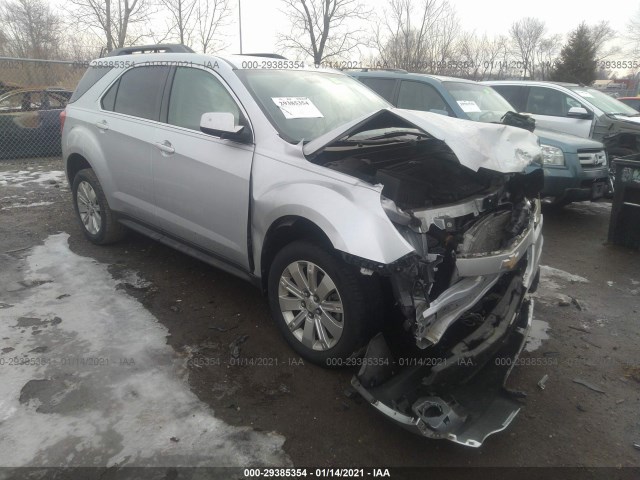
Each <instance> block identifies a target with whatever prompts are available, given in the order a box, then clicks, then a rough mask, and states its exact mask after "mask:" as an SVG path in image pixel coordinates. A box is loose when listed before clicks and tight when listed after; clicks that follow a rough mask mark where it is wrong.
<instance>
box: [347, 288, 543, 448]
mask: <svg viewBox="0 0 640 480" xmlns="http://www.w3.org/2000/svg"><path fill="white" fill-rule="evenodd" d="M509 296H511V297H513V298H512V299H511V300H509V301H505V302H500V304H499V305H498V306H497V307H496V311H494V312H492V313H494V314H495V315H496V316H497V315H500V316H502V317H503V320H502V322H501V323H503V324H504V330H506V331H508V333H507V334H506V335H503V336H500V334H499V333H497V334H496V335H495V336H494V338H493V341H489V342H485V343H484V344H483V349H482V351H480V352H474V354H472V355H468V356H464V355H458V356H454V357H453V358H452V359H447V360H446V361H445V362H444V363H442V362H431V361H430V362H428V363H436V367H433V366H432V365H412V366H409V367H406V368H399V365H400V364H401V363H405V362H406V360H405V362H403V361H399V360H398V359H395V358H393V355H392V354H391V352H390V350H389V347H388V346H387V344H386V341H385V339H384V337H383V336H382V335H381V334H379V335H378V336H376V337H375V338H374V339H373V340H372V341H371V343H370V344H369V347H368V349H367V353H366V355H365V359H364V361H363V367H362V368H361V369H360V371H359V372H358V374H357V375H355V376H354V377H353V379H352V381H351V383H352V385H353V387H354V388H355V389H356V390H357V391H358V392H359V393H360V394H361V395H362V396H363V397H364V398H365V399H366V400H367V401H368V402H369V403H371V405H372V406H374V407H375V408H376V409H377V410H379V411H380V412H382V413H383V414H384V415H386V416H388V417H389V418H390V419H392V420H394V421H395V422H397V423H398V424H399V425H401V426H402V427H404V428H406V429H408V430H411V431H413V432H415V433H417V434H420V435H423V436H425V437H428V438H433V439H447V440H450V441H453V442H455V443H459V444H462V445H466V446H469V447H479V446H481V445H482V443H483V442H484V440H485V439H486V438H487V437H488V436H489V435H491V434H493V433H496V432H499V431H501V430H504V429H505V428H507V427H508V426H509V424H510V423H511V422H512V421H513V419H514V418H515V417H516V415H517V414H518V412H519V411H520V407H521V404H520V403H519V402H518V401H517V400H516V395H515V394H514V393H511V392H509V391H508V390H507V389H506V388H505V383H506V380H507V377H508V376H509V374H510V373H511V370H512V368H513V366H514V365H515V363H516V360H517V358H518V357H519V355H520V352H521V351H522V348H523V347H524V344H525V340H526V338H527V334H528V332H529V329H530V327H531V321H532V318H533V300H530V299H524V298H523V297H522V296H519V295H517V294H515V295H509ZM382 358H385V359H388V360H389V362H388V363H386V362H380V359H382ZM482 362H484V366H483V367H482V368H479V367H478V364H479V363H480V364H481V363H482ZM381 363H386V365H382V366H380V364H381ZM373 365H375V366H373ZM438 367H440V368H438ZM469 375H471V378H470V379H469V380H468V381H465V382H463V383H461V384H458V385H456V386H448V387H444V388H443V387H442V386H441V385H440V381H442V383H443V384H444V385H446V384H448V383H449V382H448V381H447V380H444V378H443V377H461V376H462V377H465V376H469ZM436 379H437V382H434V381H435V380H436ZM448 380H451V378H449V379H448Z"/></svg>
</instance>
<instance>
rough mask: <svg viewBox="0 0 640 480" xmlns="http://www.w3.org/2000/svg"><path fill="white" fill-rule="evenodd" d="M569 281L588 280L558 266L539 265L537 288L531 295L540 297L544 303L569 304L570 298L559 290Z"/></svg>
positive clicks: (579, 281) (580, 281) (581, 281)
mask: <svg viewBox="0 0 640 480" xmlns="http://www.w3.org/2000/svg"><path fill="white" fill-rule="evenodd" d="M570 283H589V280H588V279H586V278H585V277H581V276H580V275H575V274H573V273H569V272H565V271H564V270H560V269H558V268H553V267H549V266H547V265H540V283H539V285H538V290H537V291H536V292H535V293H534V294H533V297H535V298H538V299H540V300H541V301H542V302H543V303H546V304H553V303H555V304H559V303H561V304H564V305H569V304H571V302H572V298H571V297H570V296H568V295H565V294H564V293H561V292H560V290H562V289H564V288H565V287H566V286H567V284H570Z"/></svg>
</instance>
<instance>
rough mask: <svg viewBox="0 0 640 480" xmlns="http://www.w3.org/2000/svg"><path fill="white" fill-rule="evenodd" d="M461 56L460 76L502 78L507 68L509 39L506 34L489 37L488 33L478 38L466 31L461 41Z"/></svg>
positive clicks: (485, 78)
mask: <svg viewBox="0 0 640 480" xmlns="http://www.w3.org/2000/svg"><path fill="white" fill-rule="evenodd" d="M460 44H461V47H460V58H461V60H462V61H461V63H462V64H463V69H462V71H461V72H460V74H459V75H460V76H463V77H466V78H470V79H472V80H477V81H480V80H488V79H490V78H494V77H498V78H500V77H501V76H502V74H503V72H504V71H505V70H506V69H507V66H508V63H507V59H508V55H509V39H508V38H507V37H505V36H504V35H499V36H496V37H493V38H489V37H488V36H487V35H486V34H484V35H482V37H480V38H478V37H477V36H476V35H475V34H474V33H466V34H464V36H463V37H462V40H461V42H460Z"/></svg>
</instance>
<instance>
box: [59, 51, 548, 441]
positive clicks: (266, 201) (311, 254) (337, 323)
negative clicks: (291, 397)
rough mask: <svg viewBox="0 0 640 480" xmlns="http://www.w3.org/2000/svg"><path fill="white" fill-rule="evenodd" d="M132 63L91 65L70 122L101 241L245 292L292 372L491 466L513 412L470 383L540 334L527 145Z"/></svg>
mask: <svg viewBox="0 0 640 480" xmlns="http://www.w3.org/2000/svg"><path fill="white" fill-rule="evenodd" d="M129 53H134V49H125V50H122V51H116V52H115V53H114V56H111V57H107V58H102V59H99V60H96V61H94V62H92V66H91V67H90V68H89V70H88V71H87V73H86V74H85V76H84V77H83V79H82V81H81V82H80V84H79V86H78V88H77V89H76V92H75V93H74V95H73V97H72V98H71V100H70V103H69V105H68V106H67V109H66V111H65V112H64V113H63V114H62V115H61V120H62V122H63V139H62V146H63V156H64V161H65V166H66V172H67V175H68V179H69V183H70V184H71V185H72V193H73V204H74V207H75V210H76V213H77V216H78V218H79V221H80V223H81V225H82V228H83V231H84V234H85V235H86V237H87V238H88V239H89V240H90V241H92V242H94V243H97V244H106V243H110V242H114V241H116V240H118V239H119V238H121V237H122V235H123V234H124V232H125V229H126V228H130V229H133V230H136V231H138V232H142V233H143V234H146V235H148V236H150V237H152V238H154V239H156V240H158V241H161V242H163V243H165V244H167V245H170V246H172V247H175V248H177V249H179V250H181V251H183V252H185V253H187V254H189V255H193V256H194V257H197V258H200V259H202V260H203V261H206V262H208V263H210V264H212V265H214V266H216V267H219V268H222V269H223V270H225V271H227V272H230V273H232V274H234V275H238V276H240V277H242V278H245V279H247V280H249V281H251V282H252V283H254V284H255V285H257V286H258V287H259V288H261V289H262V290H263V291H264V292H265V293H266V294H267V295H268V298H269V304H270V307H271V313H272V316H273V318H274V320H275V323H276V325H277V326H278V328H279V329H280V330H281V332H282V334H283V336H284V338H285V339H286V341H287V342H288V343H289V345H290V346H291V347H292V348H293V349H294V350H295V351H296V352H298V353H299V354H300V355H301V356H302V357H304V358H305V359H308V360H310V361H312V362H315V363H318V364H321V365H324V366H340V365H359V366H361V369H360V371H359V372H358V374H356V375H355V376H354V379H353V382H352V383H353V385H354V387H355V388H356V389H357V390H358V391H359V392H360V393H361V394H362V395H363V396H364V397H365V398H366V399H367V400H368V401H370V402H371V403H372V405H374V406H375V407H376V408H377V409H378V410H380V411H382V412H383V413H384V414H386V415H388V416H389V417H391V418H392V419H394V420H395V421H397V422H399V423H400V424H402V425H403V426H405V427H406V428H409V429H412V430H415V431H416V432H418V433H420V434H423V435H425V436H428V437H432V438H448V439H450V440H453V441H456V442H458V443H462V444H465V445H469V446H479V445H480V444H481V443H482V441H483V440H484V438H485V437H486V436H487V435H489V434H491V433H493V432H496V431H499V430H502V429H503V428H505V427H506V426H507V425H508V424H509V423H510V421H511V420H512V419H513V418H514V417H515V415H516V414H517V412H518V410H519V408H520V407H519V404H518V403H517V402H516V401H514V400H513V398H512V397H511V396H510V395H509V392H508V391H507V390H505V389H503V388H501V387H502V385H501V384H500V385H499V387H500V388H497V389H496V388H489V387H488V386H487V385H486V384H484V383H482V382H480V383H478V382H479V380H478V379H479V378H484V377H483V376H482V375H480V374H479V372H481V371H482V372H484V371H487V370H491V369H492V368H493V367H495V366H496V365H498V364H499V363H500V362H491V359H493V358H494V357H495V356H496V355H506V356H507V357H508V358H509V359H513V358H514V357H516V356H517V355H518V354H519V352H520V350H521V348H522V346H523V343H524V338H525V336H526V333H527V330H528V328H529V326H530V322H531V318H532V313H533V304H532V301H531V300H530V299H529V297H528V292H530V291H532V290H533V289H534V288H535V284H536V282H537V278H538V275H539V273H538V272H539V270H538V261H539V258H540V253H541V248H542V235H541V228H542V216H541V212H540V203H539V200H538V192H539V191H540V189H541V188H542V171H541V170H540V169H537V170H534V171H533V173H529V174H525V173H523V172H524V170H525V168H527V167H528V166H529V165H530V164H531V163H532V162H533V163H536V162H538V163H539V162H540V147H539V145H538V139H537V137H536V136H535V135H533V134H531V133H529V132H527V131H525V130H521V129H517V128H513V127H509V126H505V125H493V124H477V123H473V122H468V121H464V120H458V119H454V118H446V117H443V116H440V115H437V114H432V113H429V112H416V111H409V110H401V109H396V108H393V107H392V106H391V105H390V104H389V103H387V102H386V101H385V100H383V99H382V98H381V97H379V96H377V95H376V94H375V93H373V92H372V91H371V90H369V89H367V88H366V87H364V86H363V85H361V84H360V83H359V82H357V81H356V80H354V79H352V78H351V77H349V76H347V75H344V74H342V73H340V72H337V71H332V70H325V69H317V68H314V67H311V68H307V67H305V66H303V65H300V64H299V62H293V61H289V60H285V59H274V58H263V57H247V56H231V57H214V56H209V55H198V54H193V53H186V52H174V53H158V54H137V55H128V54H129ZM394 329H396V330H399V331H400V332H401V334H400V337H401V338H403V339H406V338H409V339H410V340H411V342H410V343H407V344H403V342H402V341H398V342H396V341H395V340H390V339H393V335H390V334H389V333H388V332H389V331H390V330H394ZM382 332H386V333H382ZM403 358H404V359H406V361H405V360H402V359H403ZM502 365H504V363H502ZM508 370H510V368H509V369H508ZM506 373H508V372H503V374H501V376H500V382H502V381H503V378H504V377H505V375H506ZM483 381H484V380H483ZM469 388H472V389H473V391H475V392H476V393H472V394H471V396H470V394H469V391H468V389H469ZM478 392H480V393H479V394H478Z"/></svg>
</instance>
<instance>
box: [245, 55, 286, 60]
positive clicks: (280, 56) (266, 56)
mask: <svg viewBox="0 0 640 480" xmlns="http://www.w3.org/2000/svg"><path fill="white" fill-rule="evenodd" d="M238 55H242V56H243V57H265V58H277V59H278V60H288V59H287V57H283V56H282V55H279V54H277V53H239V54H238Z"/></svg>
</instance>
